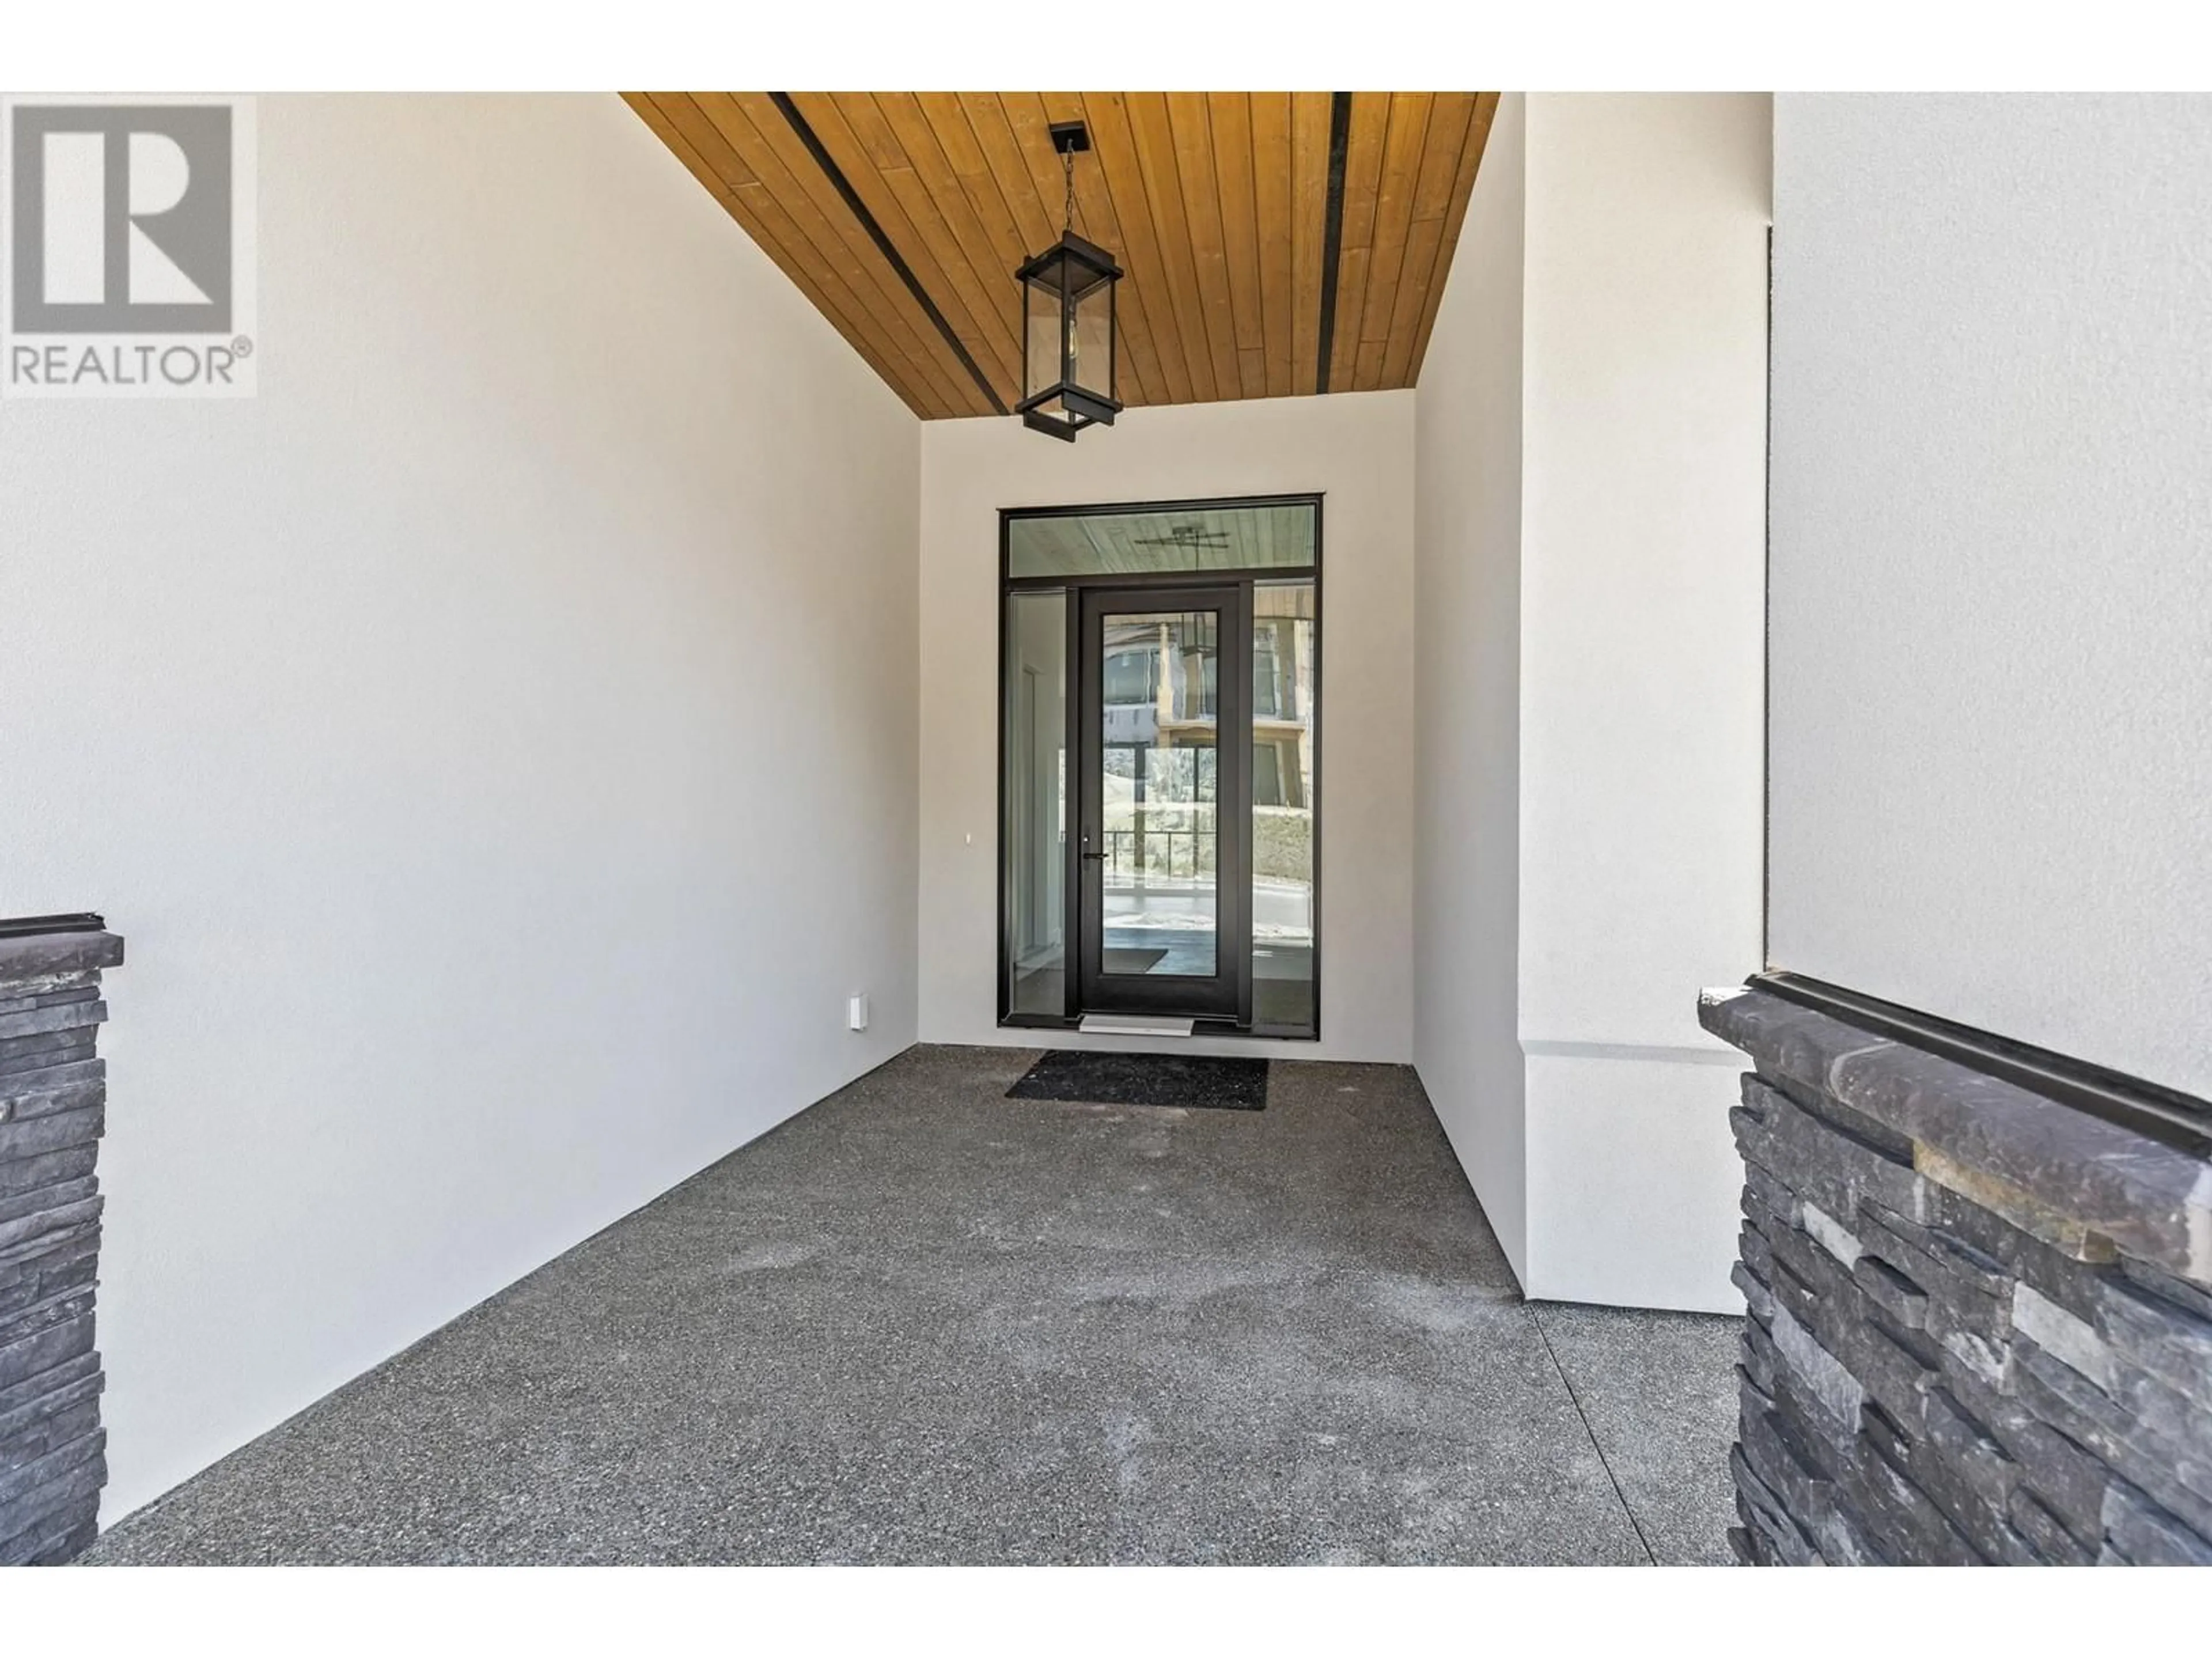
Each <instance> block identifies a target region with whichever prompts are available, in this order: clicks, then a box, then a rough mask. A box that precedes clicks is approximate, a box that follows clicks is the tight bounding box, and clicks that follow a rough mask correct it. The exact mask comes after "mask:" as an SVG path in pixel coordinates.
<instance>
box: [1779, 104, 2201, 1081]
mask: <svg viewBox="0 0 2212 1659" xmlns="http://www.w3.org/2000/svg"><path fill="white" fill-rule="evenodd" d="M2208 249H2212V99H2206V98H2203V97H2201V96H2196V95H2186V96H2172V97H2138V96H2094V97H2087V96H2068V97H2057V96H2024V95H2008V96H2002V97H1989V96H1954V95H1942V96H1888V97H1865V96H1841V95H1837V96H1826V95H1824V96H1807V95H1798V94H1791V95H1787V96H1784V97H1783V98H1781V99H1780V100H1778V106H1777V110H1776V115H1775V245H1774V257H1775V269H1774V472H1773V488H1774V516H1773V653H1774V655H1773V660H1774V672H1773V801H1772V811H1773V842H1772V859H1773V891H1772V915H1771V941H1770V944H1771V955H1772V957H1773V961H1774V963H1775V965H1776V966H1778V967H1781V968H1786V969H1795V970H1796V971H1798V972H1801V973H1805V974H1809V975H1814V976H1815V977H1817V978H1820V979H1825V980H1829V981H1835V982H1837V983H1840V984H1843V985H1845V986H1849V987H1852V988H1853V989H1856V990H1859V991H1863V992H1866V993H1869V994H1873V995H1875V996H1880V997H1883V998H1886V999H1888V1000H1892V1001H1895V1002H1900V1003H1904V1004H1905V1005H1907V1006H1911V1007H1915V1008H1918V1009H1922V1010H1924V1011H1925V1012H1929V1013H1933V1014H1937V1015H1940V1016H1942V1017H1944V1018H1949V1019H1954V1020H1957V1021H1960V1022H1962V1023H1964V1024H1968V1025H1973V1026H1978V1027H1981V1028H1984V1029H1986V1030H1994V1031H1996V1032H1998V1033H2001V1034H2002V1035H2004V1036H2009V1037H2013V1038H2015V1039H2018V1040H2021V1041H2025V1042H2033V1043H2036V1044H2039V1045H2040V1046H2043V1047H2045V1048H2055V1049H2057V1050H2059V1051H2061V1052H2063V1053H2067V1054H2075V1055H2077V1056H2080V1057H2081V1058H2083V1059H2087V1060H2092V1061H2094V1062H2096V1063H2098V1064H2100V1065H2105V1066H2112V1067H2114V1068H2117V1069H2118V1070H2121V1071H2124V1072H2130V1073H2136V1074H2137V1075H2140V1076H2143V1077H2146V1078H2148V1079H2151V1080H2153V1081H2154V1082H2158V1083H2162V1084H2165V1085H2170V1086H2173V1087H2177V1088H2181V1089H2185V1090H2188V1091H2192V1092H2194V1093H2197V1094H2199V1095H2206V1096H2212V1042H2208V1041H2207V1033H2208V1032H2212V874H2208V872H2212V556H2208V553H2207V549H2208V546H2212V467H2208V465H2207V454H2208V447H2207V437H2208V434H2212V255H2208Z"/></svg>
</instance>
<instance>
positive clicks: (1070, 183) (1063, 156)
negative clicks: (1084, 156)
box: [1060, 149, 1075, 235]
mask: <svg viewBox="0 0 2212 1659" xmlns="http://www.w3.org/2000/svg"><path fill="white" fill-rule="evenodd" d="M1060 169H1061V171H1063V172H1064V173H1066V175H1067V205H1066V208H1065V209H1064V210H1062V212H1061V215H1060V232H1061V234H1063V235H1066V234H1073V232H1074V229H1075V152H1074V151H1073V150H1072V149H1064V150H1062V151H1060Z"/></svg>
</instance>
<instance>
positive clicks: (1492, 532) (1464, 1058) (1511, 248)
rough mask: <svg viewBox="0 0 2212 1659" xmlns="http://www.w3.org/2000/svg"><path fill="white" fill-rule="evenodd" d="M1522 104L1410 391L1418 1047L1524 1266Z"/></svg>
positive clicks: (1513, 111) (1490, 1210)
mask: <svg viewBox="0 0 2212 1659" xmlns="http://www.w3.org/2000/svg"><path fill="white" fill-rule="evenodd" d="M1526 128H1527V103H1526V100H1524V99H1523V98H1522V94H1519V93H1517V92H1516V93H1507V94H1505V95H1504V97H1503V98H1501V99H1500V100H1498V111H1497V113H1496V115H1495V116H1494V117H1493V118H1492V122H1491V127H1490V135H1489V137H1488V139H1487V140H1486V143H1485V147H1484V150H1483V158H1482V167H1481V170H1480V172H1479V173H1477V174H1476V175H1475V181H1474V196H1473V197H1471V198H1470V200H1469V201H1468V211H1467V221H1466V223H1465V224H1464V226H1463V227H1462V229H1461V232H1460V240H1459V246H1458V249H1457V251H1456V252H1455V254H1454V256H1453V260H1452V267H1451V275H1450V278H1449V281H1448V282H1447V283H1446V284H1445V288H1444V295H1443V301H1441V302H1440V303H1439V305H1438V307H1437V320H1436V326H1435V329H1434V331H1433V332H1432V333H1431V336H1430V339H1429V350H1428V356H1427V358H1426V359H1425V362H1423V364H1422V369H1421V382H1420V386H1419V391H1418V392H1417V394H1416V409H1417V420H1416V428H1417V442H1416V455H1417V461H1416V489H1415V499H1416V502H1417V511H1416V532H1415V538H1414V543H1415V548H1416V556H1415V575H1414V607H1413V609H1414V628H1415V644H1414V653H1413V655H1414V662H1415V672H1416V687H1417V690H1416V696H1415V708H1416V716H1415V720H1414V731H1415V753H1414V768H1413V770H1414V794H1413V799H1414V813H1413V823H1414V841H1415V859H1414V912H1413V915H1414V924H1413V995H1414V1007H1415V1010H1416V1018H1415V1021H1414V1028H1413V1054H1414V1062H1415V1064H1416V1066H1418V1067H1419V1071H1420V1074H1421V1080H1422V1083H1423V1085H1424V1086H1425V1088H1426V1089H1427V1091H1428V1095H1429V1100H1430V1102H1431V1104H1432V1105H1434V1106H1435V1108H1436V1111H1437V1118H1438V1119H1439V1120H1440V1121H1442V1122H1443V1127H1444V1133H1446V1134H1447V1135H1449V1137H1450V1139H1451V1143H1452V1147H1453V1150H1454V1151H1455V1152H1456V1153H1457V1154H1458V1157H1459V1160H1460V1163H1461V1165H1462V1167H1463V1168H1464V1169H1465V1170H1467V1173H1468V1179H1469V1181H1470V1182H1472V1183H1473V1184H1474V1190H1475V1195H1476V1196H1477V1197H1478V1198H1480V1200H1482V1207H1483V1210H1484V1212H1486V1214H1487V1215H1488V1216H1489V1218H1490V1225H1491V1226H1492V1229H1493V1230H1494V1231H1496V1232H1497V1234H1498V1243H1499V1244H1500V1245H1502V1246H1503V1247H1504V1251H1505V1255H1506V1259H1507V1260H1508V1261H1510V1262H1511V1263H1512V1264H1513V1270H1514V1272H1515V1273H1518V1274H1519V1275H1520V1276H1521V1278H1522V1279H1523V1280H1524V1281H1525V1280H1526V1279H1527V1278H1528V1193H1527V1189H1528V1138H1527V1133H1526V1129H1527V1126H1526V1121H1525V1116H1524V1114H1525V1110H1526V1102H1525V1099H1524V1085H1523V1066H1522V1055H1521V1036H1520V1025H1519V1017H1520V955H1519V951H1520V908H1521V906H1520V889H1521V878H1520V838H1521V811H1520V799H1521V789H1520V757H1521V690H1520V686H1521V374H1522V365H1521V331H1522V255H1523V246H1522V244H1523V238H1522V213H1523V209H1524V205H1525V197H1526V192H1525V188H1524V185H1525V161H1526V155H1527V150H1526Z"/></svg>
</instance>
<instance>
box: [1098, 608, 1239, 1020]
mask: <svg viewBox="0 0 2212 1659" xmlns="http://www.w3.org/2000/svg"><path fill="white" fill-rule="evenodd" d="M1103 627H1104V636H1103V656H1102V670H1103V682H1104V684H1103V691H1104V696H1103V708H1102V712H1101V719H1102V720H1103V732H1101V738H1102V741H1101V744H1100V754H1101V765H1100V770H1101V773H1102V776H1101V777H1100V779H1099V781H1098V782H1099V804H1100V808H1101V811H1100V824H1101V827H1102V832H1103V836H1104V839H1105V845H1104V846H1103V848H1097V849H1095V850H1097V852H1098V853H1100V854H1103V857H1102V858H1101V860H1100V863H1099V874H1100V878H1101V884H1102V891H1103V934H1102V936H1101V939H1100V965H1101V967H1102V969H1103V971H1104V972H1106V973H1108V974H1120V975H1133V974H1150V975H1168V974H1189V975H1200V976H1204V977H1211V976H1212V975H1213V974H1214V973H1215V971H1216V969H1215V963H1216V961H1217V958H1218V948H1219V946H1218V931H1217V930H1218V921H1217V912H1218V899H1219V892H1218V880H1217V871H1218V851H1219V835H1220V824H1219V821H1218V811H1217V806H1218V776H1217V774H1216V772H1215V769H1214V765H1215V761H1216V760H1217V758H1218V754H1219V750H1218V748H1217V746H1216V741H1215V739H1216V736H1217V730H1218V719H1219V714H1218V709H1219V702H1218V700H1219V696H1220V667H1221V613H1220V612H1219V611H1119V612H1109V613H1108V614H1107V615H1106V616H1105V617H1103Z"/></svg>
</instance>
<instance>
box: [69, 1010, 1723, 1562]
mask: <svg viewBox="0 0 2212 1659" xmlns="http://www.w3.org/2000/svg"><path fill="white" fill-rule="evenodd" d="M1035 1059H1036V1052H1035V1051H1034V1050H1026V1049H1018V1048H939V1047H922V1048H914V1049H910V1050H908V1052H907V1053H906V1054H902V1055H901V1056H900V1057H899V1058H898V1059H896V1060H893V1061H892V1062H890V1064H889V1065H887V1066H883V1067H881V1068H880V1069H878V1070H877V1071H875V1072H873V1073H870V1074H869V1075H867V1076H866V1077H864V1078H862V1079H860V1080H859V1081H857V1082H855V1083H854V1084H853V1085H850V1086H849V1087H848V1088H845V1089H843V1090H841V1091H839V1092H838V1093H836V1095H833V1096H831V1097H829V1099H828V1100H825V1101H823V1103H820V1104H819V1105H817V1106H815V1107H814V1108H812V1109H810V1110H808V1111H806V1112H804V1113H801V1114H800V1115H798V1116H797V1117H794V1118H793V1119H792V1120H791V1121H788V1122H787V1123H785V1124H783V1125H782V1126H781V1127H778V1128H777V1129H775V1130H774V1131H773V1132H771V1133H769V1134H767V1135H765V1136H763V1138H761V1139H758V1140H757V1141H755V1142H753V1143H752V1144H751V1145H750V1146H746V1147H744V1148H742V1149H741V1150H739V1151H738V1152H735V1153H733V1154H732V1155H731V1156H730V1157H729V1158H725V1159H724V1160H722V1161H721V1162H720V1163H719V1164H715V1165H714V1166H713V1167H712V1168H711V1169H709V1170H706V1171H704V1172H703V1173H702V1174H701V1175H699V1176H696V1177H695V1178H694V1179H692V1180H691V1181H689V1182H685V1183H684V1185H683V1186H681V1187H678V1188H676V1189H675V1190H674V1191H672V1192H671V1193H669V1194H666V1195H665V1196H664V1197H662V1198H660V1199H659V1200H656V1201H655V1202H654V1203H653V1204H651V1205H648V1206H646V1207H645V1208H644V1209H642V1210H640V1211H638V1212H636V1213H635V1214H633V1215H631V1216H629V1217H627V1218H624V1219H623V1220H622V1221H621V1222H618V1223H617V1224H616V1225H614V1226H612V1227H610V1228H609V1229H607V1230H606V1231H605V1232H602V1233H600V1234H599V1235H598V1236H596V1237H592V1238H591V1239H589V1240H586V1242H585V1243H582V1244H580V1245H579V1246H578V1247H577V1248H576V1249H573V1250H571V1251H569V1252H568V1254H566V1255H562V1257H560V1258H559V1259H558V1260H556V1261H552V1262H550V1263H549V1264H548V1265H547V1266H546V1267H543V1268H541V1269H539V1270H538V1272H536V1273H532V1274H531V1275H530V1276H529V1277H528V1278H526V1279H523V1280H522V1281H521V1282H520V1283H519V1284H517V1285H513V1286H511V1287H510V1288H509V1289H507V1290H506V1291H502V1292H501V1294H499V1295H498V1296H495V1297H492V1298H491V1299H490V1300H489V1301H488V1302H486V1303H484V1304H482V1305H481V1306H479V1307H477V1308H476V1309H474V1310H471V1312H469V1313H468V1314H466V1315H464V1316H462V1317H461V1318H459V1319H458V1320H456V1321H454V1322H453V1323H452V1324H450V1325H448V1326H447V1327H445V1328H443V1329H441V1330H440V1331H438V1332H436V1333H435V1334H432V1335H431V1336H429V1337H428V1338H426V1339H425V1340H423V1341H422V1342H420V1343H418V1344H416V1346H414V1347H412V1348H410V1349H409V1350H407V1351H406V1352H404V1353H402V1354H400V1355H398V1357H397V1358H393V1359H392V1360H391V1361H390V1362H388V1363H387V1364H384V1365H382V1366H380V1367H379V1368H378V1369H377V1370H374V1371H372V1372H370V1373H369V1374H368V1375H367V1376H362V1377H361V1378H359V1379H358V1380H356V1382H354V1383H349V1384H348V1385H347V1386H346V1387H345V1388H343V1389H339V1390H338V1391H337V1393H336V1394H333V1395H331V1396H329V1397H328V1398H327V1399H325V1400H323V1401H319V1402H318V1403H317V1404H315V1405H314V1406H312V1407H309V1408H308V1409H307V1410H306V1411H304V1412H302V1413H300V1414H299V1415H298V1416H297V1417H295V1418H293V1419H290V1420H289V1421H288V1422H286V1423H284V1424H283V1425H280V1426H279V1427H278V1428H276V1430H274V1431H271V1432H270V1433H269V1434H267V1435H264V1437H261V1438H260V1439H258V1440H257V1441H255V1442H253V1443H252V1444H250V1445H248V1446H246V1447H244V1448H242V1449H240V1450H239V1451H237V1452H235V1453H234V1454H233V1455H231V1456H229V1457H228V1458H226V1459H224V1460H223V1461H222V1462H220V1463H218V1464H217V1465H216V1466H215V1467H214V1468H210V1469H209V1470H207V1471H206V1472H205V1473H204V1474H200V1475H198V1476H197V1477H196V1478H195V1479H193V1480H190V1481H188V1482H186V1483H185V1485H184V1486H180V1487H179V1488H178V1489H177V1490H176V1491H175V1492H172V1493H170V1494H169V1495H168V1496H167V1497H166V1498H162V1499H161V1500H160V1501H158V1502H157V1503H155V1504H151V1505H149V1506H148V1507H147V1508H145V1509H143V1510H139V1511H138V1512H137V1514H135V1515H132V1516H129V1517H127V1518H125V1520H124V1521H122V1522H120V1523H119V1524H118V1525H117V1526H116V1527H114V1528H112V1529H111V1530H110V1531H109V1532H108V1533H107V1534H105V1535H104V1536H103V1537H102V1538H101V1539H100V1541H99V1543H98V1544H97V1545H95V1546H94V1549H93V1551H92V1552H91V1553H90V1554H89V1555H88V1557H87V1558H86V1559H88V1560H90V1561H94V1562H105V1563H120V1564H137V1563H184V1562H229V1563H255V1562H576V1563H584V1562H669V1563H674V1562H728V1563H754V1562H757V1563H768V1562H822V1561H836V1562H1345V1563H1358V1562H1553V1561H1556V1562H1611V1563H1621V1564H1638V1563H1644V1562H1648V1561H1652V1560H1657V1561H1660V1562H1721V1561H1725V1560H1727V1559H1729V1556H1728V1549H1727V1545H1726V1543H1725V1541H1724V1529H1725V1528H1726V1527H1727V1526H1728V1525H1729V1521H1730V1520H1731V1518H1732V1516H1731V1513H1730V1504H1731V1498H1730V1495H1729V1475H1728V1463H1727V1454H1728V1446H1729V1441H1730V1439H1731V1437H1732V1434H1733V1428H1734V1419H1735V1384H1734V1378H1733V1374H1732V1370H1731V1367H1732V1365H1733V1363H1734V1359H1735V1343H1736V1329H1737V1322H1735V1320H1732V1319H1725V1318H1717V1317H1711V1316H1695V1315H1680V1314H1650V1313H1637V1312H1628V1311H1623V1310H1608V1309H1596V1308H1582V1307H1568V1306H1562V1305H1556V1304H1528V1303H1525V1302H1523V1301H1522V1298H1521V1297H1520V1294H1519V1292H1518V1291H1517V1290H1516V1286H1515V1284H1514V1280H1513V1278H1512V1275H1511V1273H1510V1271H1509V1270H1508V1268H1507V1267H1506V1265H1505V1261H1504V1257H1503V1255H1501V1254H1500V1252H1499V1250H1498V1244H1497V1242H1496V1240H1495V1239H1494V1238H1493V1237H1492V1234H1491V1231H1490V1228H1489V1225H1488V1224H1487V1223H1486V1221H1485V1220H1484V1218H1483V1216H1482V1212H1481V1210H1480V1207H1479V1206H1477V1204H1476V1202H1475V1200H1474V1195H1473V1194H1472V1193H1471V1192H1470V1191H1469V1190H1468V1185H1467V1182H1466V1181H1465V1179H1464V1177H1463V1176H1462V1175H1461V1173H1460V1171H1459V1168H1458V1166H1457V1164H1455V1162H1454V1161H1453V1158H1452V1156H1451V1153H1450V1151H1449V1148H1448V1146H1446V1144H1445V1141H1444V1138H1443V1132H1442V1130H1441V1129H1440V1128H1439V1127H1438V1126H1437V1121H1436V1118H1435V1116H1434V1115H1433V1114H1432V1113H1431V1110H1430V1109H1429V1105H1428V1103H1427V1100H1426V1098H1425V1097H1424V1095H1423V1094H1422V1091H1421V1088H1420V1085H1419V1081H1418V1080H1417V1079H1415V1077H1414V1076H1413V1073H1412V1072H1411V1071H1410V1070H1409V1069H1407V1068H1406V1067H1403V1066H1346V1065H1328V1064H1320V1063H1315V1062H1296V1061H1277V1062H1275V1064H1274V1066H1273V1073H1272V1078H1271V1081H1270V1085H1269V1093H1268V1100H1267V1109H1266V1110H1265V1111H1263V1112H1257V1113H1254V1112H1232V1111H1204V1110H1198V1111H1185V1110H1181V1109H1160V1108H1142V1107H1111V1108H1107V1107H1088V1106H1081V1105H1065V1104H1057V1103H1049V1102H1032V1101H1014V1100H1007V1099H1006V1098H1004V1095H1005V1092H1006V1088H1007V1085H1009V1084H1011V1083H1012V1081H1013V1080H1014V1079H1016V1078H1017V1077H1018V1076H1019V1075H1020V1074H1021V1073H1023V1072H1024V1070H1025V1069H1026V1068H1027V1067H1028V1066H1030V1063H1031V1062H1032V1061H1033V1060H1035Z"/></svg>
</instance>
